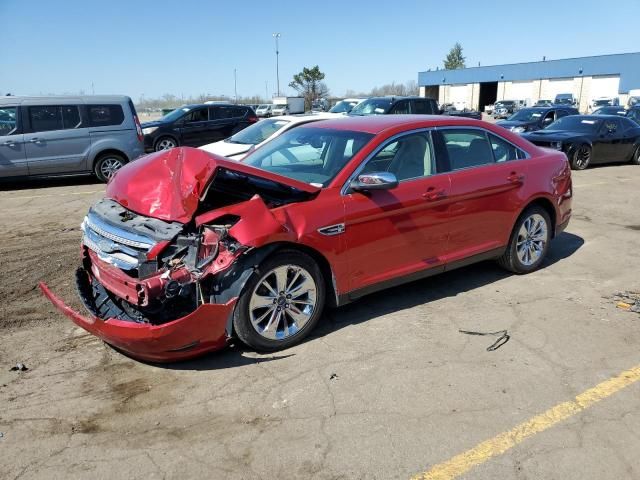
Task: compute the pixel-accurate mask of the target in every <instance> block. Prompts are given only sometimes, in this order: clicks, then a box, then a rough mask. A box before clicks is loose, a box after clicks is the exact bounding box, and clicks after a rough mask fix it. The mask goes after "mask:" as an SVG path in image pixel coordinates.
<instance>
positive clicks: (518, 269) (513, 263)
mask: <svg viewBox="0 0 640 480" xmlns="http://www.w3.org/2000/svg"><path fill="white" fill-rule="evenodd" d="M534 215H536V216H539V217H535V219H539V218H542V219H543V220H544V222H545V227H546V234H545V239H544V245H543V246H542V252H541V254H540V256H539V257H538V258H537V260H535V261H533V262H531V263H527V262H525V261H523V259H521V258H520V255H519V254H518V246H519V244H521V243H522V242H523V237H522V235H521V229H522V228H523V225H524V224H525V222H526V221H527V220H528V219H531V218H532V217H533V216H534ZM524 228H525V229H526V227H524ZM552 228H553V226H552V225H551V219H550V217H549V214H548V213H547V211H546V210H545V209H544V208H542V207H539V206H537V205H534V206H531V207H529V208H527V209H526V210H525V211H524V212H522V214H521V215H520V216H519V217H518V220H517V221H516V224H515V226H514V227H513V231H512V232H511V237H510V238H509V244H508V245H507V249H506V250H505V252H504V253H503V254H502V256H501V257H500V258H498V264H499V265H500V266H501V267H502V268H504V269H506V270H509V271H510V272H513V273H517V274H524V273H530V272H533V271H534V270H537V269H538V268H540V266H541V265H542V262H544V259H545V257H546V256H547V252H548V251H549V243H550V241H551V232H552ZM525 242H526V240H525ZM536 245H539V243H537V242H536ZM523 250H526V248H524V249H523Z"/></svg>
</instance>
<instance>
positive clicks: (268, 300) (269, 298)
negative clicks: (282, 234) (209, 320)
mask: <svg viewBox="0 0 640 480" xmlns="http://www.w3.org/2000/svg"><path fill="white" fill-rule="evenodd" d="M316 308H317V285H316V282H315V281H314V279H313V277H312V276H311V274H310V273H309V272H308V271H307V270H305V269H304V268H302V267H300V266H298V265H282V266H279V267H276V268H274V269H272V270H270V271H269V272H268V273H267V274H265V275H264V276H263V277H262V278H261V279H260V281H259V282H258V283H257V284H256V287H255V288H254V290H253V293H252V294H251V299H250V300H249V317H250V319H251V324H252V325H253V328H254V329H255V331H256V332H258V334H259V335H261V336H262V337H264V338H267V339H269V340H284V339H285V338H288V337H290V336H292V335H295V334H296V333H297V332H299V331H300V330H302V328H303V327H304V326H305V325H306V324H307V322H308V321H309V320H310V319H311V317H312V315H313V313H314V312H315V310H316Z"/></svg>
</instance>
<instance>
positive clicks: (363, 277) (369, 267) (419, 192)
mask: <svg viewBox="0 0 640 480" xmlns="http://www.w3.org/2000/svg"><path fill="white" fill-rule="evenodd" d="M373 172H392V173H394V174H395V175H396V177H397V178H398V181H399V184H398V186H397V187H396V188H393V189H390V190H372V191H369V192H358V191H348V193H347V194H346V195H345V196H344V197H343V198H344V209H345V236H344V239H345V242H346V251H347V252H348V253H347V255H348V263H349V272H350V286H349V289H350V290H352V291H353V290H359V289H363V288H365V289H366V288H367V287H372V286H373V285H375V284H378V283H380V282H385V281H387V280H392V279H394V278H396V277H403V276H405V275H411V274H413V273H416V272H419V271H421V270H424V269H426V268H430V267H434V268H436V269H438V268H439V267H440V266H441V267H442V268H441V269H440V270H443V269H444V266H443V265H444V254H445V253H446V249H447V236H448V225H447V203H448V200H447V195H448V192H449V186H450V182H449V175H448V174H447V173H443V174H438V173H437V172H436V171H435V160H434V156H433V146H432V143H431V139H430V133H429V132H428V131H423V132H419V133H412V134H406V135H403V136H400V137H395V138H394V139H391V140H390V141H389V142H387V143H386V144H384V145H383V146H381V148H380V149H378V151H377V153H375V154H374V155H373V156H372V157H370V159H369V160H368V161H367V162H366V164H365V165H364V166H363V168H362V169H361V170H360V171H359V172H357V173H358V175H361V174H363V173H364V174H366V173H373Z"/></svg>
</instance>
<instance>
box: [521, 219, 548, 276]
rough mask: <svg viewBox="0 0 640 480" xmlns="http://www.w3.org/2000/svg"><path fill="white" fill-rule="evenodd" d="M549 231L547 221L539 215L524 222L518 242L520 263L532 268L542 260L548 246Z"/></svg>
mask: <svg viewBox="0 0 640 480" xmlns="http://www.w3.org/2000/svg"><path fill="white" fill-rule="evenodd" d="M547 231H548V227H547V221H546V220H545V218H544V217H543V216H542V215H540V214H538V213H534V214H533V215H530V216H528V217H527V218H526V219H525V220H524V222H522V226H521V227H520V230H518V239H517V241H516V253H517V255H518V260H520V263H522V264H523V265H525V266H527V267H530V266H531V265H533V264H534V263H536V262H537V261H538V260H539V259H540V257H541V256H542V254H543V253H544V249H545V247H546V244H547V236H548V235H547Z"/></svg>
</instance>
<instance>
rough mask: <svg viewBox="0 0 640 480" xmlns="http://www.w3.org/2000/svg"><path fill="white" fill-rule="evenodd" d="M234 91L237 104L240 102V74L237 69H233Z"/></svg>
mask: <svg viewBox="0 0 640 480" xmlns="http://www.w3.org/2000/svg"><path fill="white" fill-rule="evenodd" d="M233 92H234V95H235V97H236V104H237V103H238V75H237V74H236V69H235V68H234V69H233Z"/></svg>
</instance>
